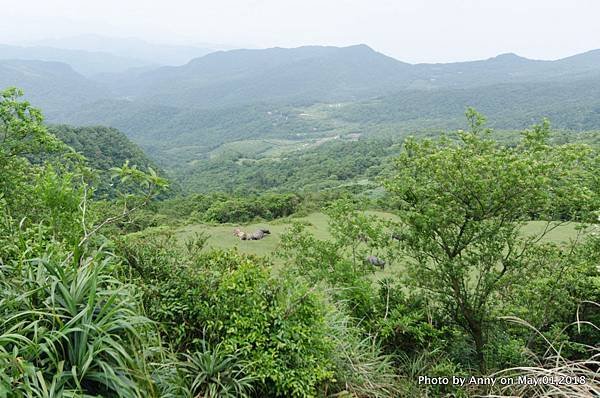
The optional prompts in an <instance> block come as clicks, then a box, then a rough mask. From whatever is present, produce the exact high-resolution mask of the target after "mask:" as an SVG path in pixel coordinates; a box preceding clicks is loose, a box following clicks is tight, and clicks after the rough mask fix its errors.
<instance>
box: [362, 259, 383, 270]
mask: <svg viewBox="0 0 600 398" xmlns="http://www.w3.org/2000/svg"><path fill="white" fill-rule="evenodd" d="M365 260H366V261H367V262H368V263H369V264H371V265H373V266H375V267H379V268H381V269H384V268H385V260H384V259H381V258H379V257H376V256H367V257H366V258H365Z"/></svg>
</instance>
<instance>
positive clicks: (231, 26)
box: [0, 0, 600, 62]
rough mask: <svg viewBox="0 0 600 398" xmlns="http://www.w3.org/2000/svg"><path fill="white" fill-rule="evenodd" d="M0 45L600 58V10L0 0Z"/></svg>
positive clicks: (289, 0)
mask: <svg viewBox="0 0 600 398" xmlns="http://www.w3.org/2000/svg"><path fill="white" fill-rule="evenodd" d="M0 10H2V16H1V17H0V19H1V23H0V42H4V43H7V42H10V43H16V42H23V41H32V40H37V39H43V38H57V37H62V36H71V35H77V34H83V33H96V34H103V35H109V36H119V37H121V36H129V37H140V38H144V39H147V40H149V41H155V42H162V43H186V44H193V43H202V42H209V43H224V44H231V45H234V46H253V47H272V46H282V47H295V46H300V45H306V44H327V45H350V44H357V43H365V44H368V45H370V46H371V47H373V48H374V49H376V50H378V51H381V52H383V53H385V54H388V55H391V56H393V57H395V58H398V59H400V60H403V61H408V62H445V61H456V60H468V59H479V58H487V57H490V56H494V55H497V54H499V53H503V52H516V53H518V54H520V55H523V56H526V57H529V58H539V59H554V58H559V57H564V56H568V55H572V54H575V53H578V52H583V51H587V50H591V49H595V48H600V23H599V22H598V20H599V19H600V0H395V1H394V0H368V1H367V0H365V1H359V0H249V1H242V0H218V1H212V0H168V1H157V0H24V1H15V0H0Z"/></svg>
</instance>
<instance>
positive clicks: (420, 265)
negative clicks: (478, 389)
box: [386, 110, 598, 370]
mask: <svg viewBox="0 0 600 398" xmlns="http://www.w3.org/2000/svg"><path fill="white" fill-rule="evenodd" d="M467 117H468V120H469V122H470V127H471V131H469V132H459V133H458V140H457V141H450V140H448V139H447V138H441V139H439V140H437V141H432V140H425V141H422V142H418V141H415V140H407V141H406V142H405V147H404V148H405V150H404V152H403V153H402V154H401V156H400V157H399V158H398V160H397V166H396V172H395V176H394V177H393V178H391V179H389V180H388V181H387V184H386V186H387V188H388V189H389V190H390V191H391V192H392V193H394V194H395V195H396V196H397V197H398V199H399V202H400V208H399V209H398V215H399V216H400V219H401V221H400V225H399V226H398V230H399V231H400V232H399V241H400V244H401V246H402V248H403V250H404V252H405V253H406V255H407V256H408V257H409V258H410V261H408V262H407V264H406V266H407V271H408V277H409V278H408V281H409V283H411V284H412V285H413V286H416V287H419V288H423V289H426V290H428V291H430V292H432V293H434V294H436V295H437V297H438V298H439V300H440V301H441V302H442V303H443V304H444V306H445V308H446V310H447V313H448V315H449V316H450V317H451V319H452V320H453V322H455V323H456V324H457V325H459V326H460V327H462V328H464V330H465V331H466V332H468V333H469V335H470V336H471V338H472V339H473V343H474V346H475V350H476V353H477V361H478V364H479V367H480V369H481V370H484V369H485V365H486V362H485V358H484V350H485V346H486V344H487V341H488V334H489V326H490V323H491V322H492V319H493V318H492V316H493V315H492V314H493V313H494V307H495V302H496V300H498V299H499V296H498V295H499V294H500V292H501V291H502V290H503V289H505V288H507V287H508V286H510V285H511V284H518V283H519V282H520V281H522V280H524V279H525V277H526V275H527V274H528V272H529V271H530V270H531V269H532V267H535V263H536V260H537V259H538V257H537V255H538V254H539V253H538V252H537V251H536V250H537V247H538V245H537V242H539V240H540V239H541V238H542V237H543V235H544V234H545V233H546V232H547V229H546V230H544V231H543V232H542V233H541V234H540V235H539V236H528V237H523V236H521V234H520V225H521V223H522V222H523V221H526V220H528V219H530V218H531V217H535V216H537V217H540V218H543V219H546V220H550V222H551V221H552V220H555V219H557V218H561V217H565V216H566V217H570V218H571V219H573V218H575V219H584V220H586V219H589V210H590V207H591V208H594V207H597V206H598V202H597V201H598V196H597V193H595V192H594V191H593V186H592V185H591V181H592V178H593V177H592V176H593V174H592V173H591V172H590V170H591V167H592V165H593V162H591V160H593V156H595V155H593V154H591V150H590V149H589V148H587V147H584V146H576V145H575V146H573V145H567V146H549V145H548V144H547V137H548V134H549V130H548V125H547V124H543V125H541V126H536V127H535V128H534V129H533V130H531V131H527V132H525V134H524V136H523V139H522V141H521V143H520V144H519V145H518V146H516V147H501V146H499V145H498V144H496V143H495V142H494V141H492V140H491V139H490V138H489V131H488V130H486V129H485V128H484V123H485V119H484V118H483V117H482V116H480V115H479V114H477V113H476V112H474V111H473V110H469V111H468V112H467ZM574 180H577V184H576V185H573V181H574ZM564 213H566V214H564Z"/></svg>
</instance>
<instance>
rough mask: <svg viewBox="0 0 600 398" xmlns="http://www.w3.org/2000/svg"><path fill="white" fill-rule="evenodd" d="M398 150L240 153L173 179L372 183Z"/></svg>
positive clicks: (246, 187) (375, 144)
mask: <svg viewBox="0 0 600 398" xmlns="http://www.w3.org/2000/svg"><path fill="white" fill-rule="evenodd" d="M397 152H398V145H397V144H396V145H395V142H394V141H393V140H385V139H382V140H358V141H352V142H330V143H325V144H322V145H320V146H318V147H316V148H309V149H306V150H299V151H295V152H292V153H289V154H285V155H283V156H282V157H281V158H262V159H261V158H258V159H245V158H243V157H242V155H238V156H229V157H226V158H218V159H216V160H214V161H210V160H209V161H204V162H199V163H196V164H194V166H193V167H190V168H187V169H186V168H184V169H183V171H181V172H179V173H177V174H176V176H175V178H176V179H177V180H178V181H181V184H182V185H183V186H185V187H186V189H187V190H188V191H190V192H211V191H225V192H239V193H248V192H250V193H252V192H264V191H269V190H273V191H284V192H300V191H319V190H323V189H331V188H337V187H340V186H342V185H346V184H356V183H359V182H361V180H362V183H368V182H369V181H368V180H371V181H372V180H374V179H375V178H376V177H377V176H378V175H380V174H381V172H382V170H383V169H384V167H385V165H386V162H388V163H389V159H390V157H391V156H392V155H393V154H394V153H397Z"/></svg>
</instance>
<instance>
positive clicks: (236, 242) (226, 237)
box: [175, 211, 577, 264]
mask: <svg viewBox="0 0 600 398" xmlns="http://www.w3.org/2000/svg"><path fill="white" fill-rule="evenodd" d="M369 213H370V214H375V215H378V216H380V217H384V218H387V219H393V218H395V216H394V215H392V214H390V213H384V212H375V211H372V212H369ZM293 221H300V222H303V223H306V224H307V225H309V227H308V230H309V231H311V232H312V233H313V234H314V235H315V236H316V237H317V238H318V239H322V240H326V239H328V238H329V237H330V235H329V232H328V225H327V224H328V217H327V216H326V215H325V214H323V213H312V214H310V215H308V216H306V217H298V218H286V219H281V220H275V221H270V222H266V221H265V222H259V223H252V224H247V225H234V224H223V225H205V224H194V225H188V226H185V227H181V228H179V229H177V230H176V231H175V236H176V238H177V239H178V240H180V241H184V240H186V239H188V238H189V237H191V236H193V235H194V233H196V232H206V233H207V234H209V235H210V239H209V240H208V243H207V246H208V247H212V248H221V249H230V248H233V247H235V248H237V250H239V251H240V252H242V253H248V254H255V255H260V256H266V257H269V258H270V259H271V260H273V262H274V263H275V264H279V263H280V260H279V259H277V257H276V256H274V254H275V253H276V251H277V248H278V246H279V242H280V240H281V235H282V234H283V233H284V232H285V231H286V230H287V229H288V228H289V226H290V225H291V223H292V222H293ZM545 225H546V223H544V222H541V221H532V222H530V223H528V224H527V225H525V227H524V228H523V233H524V234H528V235H529V234H537V233H540V232H542V231H543V229H544V228H545ZM576 226H577V225H576V224H574V223H566V224H562V225H560V226H558V227H557V228H555V229H553V230H551V231H549V232H548V234H547V235H546V237H545V239H544V240H545V241H549V242H555V243H565V242H568V241H569V240H570V239H575V238H576V237H577V228H576ZM236 227H240V228H241V229H242V230H244V231H248V232H254V231H255V230H256V229H258V228H267V229H269V230H270V231H271V235H269V236H267V237H266V238H264V239H263V240H259V241H242V240H240V239H239V238H237V237H236V236H234V235H233V229H234V228H236Z"/></svg>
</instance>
